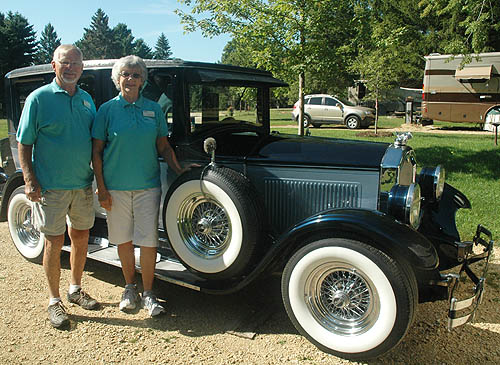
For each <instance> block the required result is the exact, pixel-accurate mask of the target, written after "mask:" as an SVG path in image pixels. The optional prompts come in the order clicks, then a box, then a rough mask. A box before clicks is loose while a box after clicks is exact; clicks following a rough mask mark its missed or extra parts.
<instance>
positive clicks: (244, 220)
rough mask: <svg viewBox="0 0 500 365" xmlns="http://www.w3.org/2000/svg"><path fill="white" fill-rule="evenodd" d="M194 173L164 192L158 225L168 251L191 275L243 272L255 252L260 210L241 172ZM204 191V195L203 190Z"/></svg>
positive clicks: (215, 169)
mask: <svg viewBox="0 0 500 365" xmlns="http://www.w3.org/2000/svg"><path fill="white" fill-rule="evenodd" d="M201 174H202V170H201V169H193V170H191V171H190V172H188V173H186V174H184V175H181V176H180V177H179V178H178V179H177V180H176V181H175V182H174V183H173V184H172V186H171V187H170V188H169V190H168V192H167V195H166V198H165V204H164V206H163V224H164V227H166V231H167V234H168V238H169V241H170V245H171V247H172V250H173V251H174V253H175V254H176V255H177V257H178V258H179V260H180V261H181V262H182V263H183V264H184V265H185V266H186V267H187V268H188V269H189V270H190V271H192V272H195V273H196V274H198V275H199V276H201V277H204V278H207V279H215V280H224V279H228V278H231V277H237V276H241V275H244V274H246V273H247V272H248V271H249V270H250V268H251V264H252V262H253V260H254V258H255V256H256V253H257V245H258V242H259V238H260V235H261V232H262V220H261V219H260V218H259V217H261V216H262V210H260V209H259V203H258V199H257V193H256V192H255V190H254V188H253V186H252V184H251V183H250V181H249V180H248V179H247V178H246V177H245V176H244V175H242V174H240V173H238V172H236V171H234V170H231V169H229V168H226V167H215V166H213V167H210V168H208V169H207V170H206V171H205V172H204V173H203V180H202V182H201V185H202V186H203V189H201V188H200V186H201V185H200V176H201ZM202 190H203V191H202Z"/></svg>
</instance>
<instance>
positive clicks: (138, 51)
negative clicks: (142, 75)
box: [133, 38, 153, 58]
mask: <svg viewBox="0 0 500 365" xmlns="http://www.w3.org/2000/svg"><path fill="white" fill-rule="evenodd" d="M133 53H134V55H136V56H139V57H141V58H153V52H152V50H151V48H150V47H149V46H148V45H147V44H146V42H144V39H142V38H138V39H137V40H136V41H135V42H134V52H133Z"/></svg>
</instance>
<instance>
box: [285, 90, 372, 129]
mask: <svg viewBox="0 0 500 365" xmlns="http://www.w3.org/2000/svg"><path fill="white" fill-rule="evenodd" d="M292 114H293V119H294V120H295V121H297V120H298V118H299V102H298V101H297V102H296V103H295V104H294V106H293V111H292ZM374 123H375V109H372V108H367V107H364V106H356V105H354V104H352V103H351V102H348V101H344V100H341V99H339V98H337V97H333V96H331V95H327V94H314V95H306V96H304V127H308V126H310V125H312V126H313V127H319V126H320V125H321V124H345V125H346V126H347V128H349V129H357V128H361V127H365V128H366V127H368V126H370V125H372V124H374Z"/></svg>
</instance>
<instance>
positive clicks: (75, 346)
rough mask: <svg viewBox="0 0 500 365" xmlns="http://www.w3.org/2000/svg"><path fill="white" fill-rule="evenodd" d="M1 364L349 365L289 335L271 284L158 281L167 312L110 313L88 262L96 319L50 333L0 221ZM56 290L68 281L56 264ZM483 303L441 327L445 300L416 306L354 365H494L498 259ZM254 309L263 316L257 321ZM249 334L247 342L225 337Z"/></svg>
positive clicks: (112, 288)
mask: <svg viewBox="0 0 500 365" xmlns="http://www.w3.org/2000/svg"><path fill="white" fill-rule="evenodd" d="M0 250H1V252H2V255H1V257H2V260H1V262H0V346H1V348H2V351H1V352H0V363H1V364H56V363H57V364H113V363H120V364H153V363H154V364H200V365H201V364H203V365H221V364H222V365H224V364H245V365H247V364H254V365H266V364H301V365H302V364H304V365H306V364H307V365H312V364H314V365H316V364H354V363H353V362H349V361H347V360H343V359H339V358H336V357H334V356H331V355H327V354H325V353H323V352H321V351H319V350H318V349H316V348H315V347H314V346H313V345H311V344H310V343H309V342H308V341H307V340H306V339H305V338H303V337H302V336H300V335H298V334H297V331H296V330H295V329H294V327H293V326H292V324H291V323H290V321H289V320H288V317H287V316H286V313H285V311H284V309H283V306H282V304H281V298H280V293H279V280H278V278H274V279H272V280H267V281H266V282H265V283H262V282H261V283H258V284H256V285H254V286H253V287H251V288H248V289H246V290H244V291H243V292H240V293H237V294H234V295H229V296H210V295H205V294H202V293H198V292H196V291H192V290H190V289H185V288H182V287H178V286H174V285H169V284H165V283H159V284H158V285H157V290H158V291H159V292H161V294H162V295H161V296H160V297H161V299H162V300H166V309H167V314H166V315H164V316H162V317H160V318H157V319H150V318H148V317H147V315H146V313H145V312H144V311H143V310H139V311H138V312H137V313H133V314H128V315H127V314H124V313H121V312H120V311H119V310H118V301H119V298H120V295H121V292H122V290H123V288H122V285H123V282H122V279H121V272H120V270H119V269H117V268H114V267H108V266H106V265H104V264H101V263H97V262H93V261H89V262H88V263H87V266H86V273H85V277H84V287H85V288H86V289H88V290H89V292H90V293H91V294H92V295H94V296H95V297H97V299H98V300H99V301H100V302H101V303H103V308H102V309H101V310H99V311H97V312H88V311H85V310H83V309H81V308H79V307H75V306H68V311H69V312H70V313H71V317H72V326H71V329H70V330H68V331H58V330H55V329H53V328H52V327H51V326H50V325H49V323H48V321H47V319H46V305H47V296H46V295H47V294H46V288H45V278H44V273H43V268H42V267H41V266H40V265H36V264H32V263H29V262H27V261H26V260H24V259H23V258H22V257H21V256H20V255H19V254H18V253H17V251H16V250H15V248H14V246H13V244H12V242H11V239H10V236H9V233H8V228H7V224H6V223H0ZM62 277H63V278H62V285H61V288H62V292H65V290H66V288H67V283H68V280H69V270H68V259H67V256H66V255H65V256H64V257H63V273H62ZM487 283H488V285H487V291H486V293H485V297H484V301H483V305H482V307H481V308H480V311H479V313H478V316H477V318H476V320H475V322H474V323H473V324H468V325H465V326H463V327H461V328H459V329H457V330H456V331H454V332H453V333H448V332H447V331H446V330H445V322H446V303H445V302H440V303H433V304H423V305H420V306H419V307H418V312H417V318H416V321H415V323H414V324H413V326H412V328H411V329H410V331H409V333H408V335H407V336H406V337H405V339H404V340H403V341H402V343H401V344H400V345H399V346H398V347H396V348H395V349H394V350H393V351H392V352H390V353H389V354H387V355H385V356H384V357H382V358H379V359H376V360H373V361H369V362H363V364H450V365H451V364H454V365H456V364H498V363H499V362H500V346H499V343H500V305H499V304H500V299H499V298H500V261H499V260H496V261H495V262H493V263H492V265H491V271H490V275H489V282H487ZM262 309H265V311H264V313H265V314H266V315H264V316H261V315H260V314H262V313H263V311H262ZM234 329H237V330H238V331H240V332H255V333H256V336H255V338H254V339H248V338H242V337H237V336H235V335H232V334H229V333H228V331H232V330H234Z"/></svg>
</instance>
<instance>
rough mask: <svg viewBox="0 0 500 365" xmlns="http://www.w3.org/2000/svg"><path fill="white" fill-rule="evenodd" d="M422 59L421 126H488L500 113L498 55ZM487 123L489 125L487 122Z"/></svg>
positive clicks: (442, 56) (499, 55) (430, 56)
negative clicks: (441, 123)
mask: <svg viewBox="0 0 500 365" xmlns="http://www.w3.org/2000/svg"><path fill="white" fill-rule="evenodd" d="M462 61H463V56H453V55H440V54H431V55H429V56H426V57H425V71H424V85H423V94H422V123H423V124H429V123H431V122H432V121H433V120H440V121H445V122H456V123H475V124H482V125H484V124H488V122H490V121H489V119H490V118H491V116H493V115H497V114H498V112H500V52H491V53H480V54H476V55H472V62H470V63H467V64H465V65H462ZM490 123H491V122H490Z"/></svg>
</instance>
